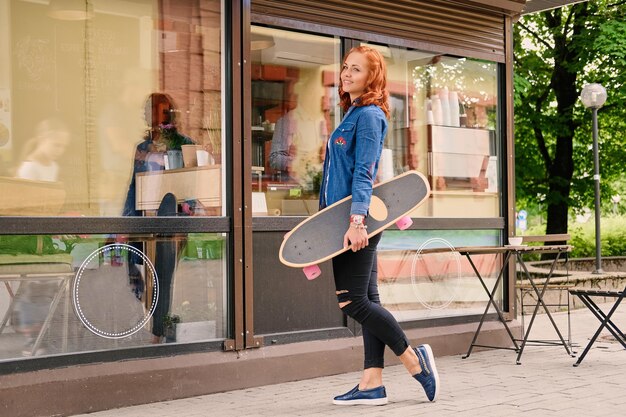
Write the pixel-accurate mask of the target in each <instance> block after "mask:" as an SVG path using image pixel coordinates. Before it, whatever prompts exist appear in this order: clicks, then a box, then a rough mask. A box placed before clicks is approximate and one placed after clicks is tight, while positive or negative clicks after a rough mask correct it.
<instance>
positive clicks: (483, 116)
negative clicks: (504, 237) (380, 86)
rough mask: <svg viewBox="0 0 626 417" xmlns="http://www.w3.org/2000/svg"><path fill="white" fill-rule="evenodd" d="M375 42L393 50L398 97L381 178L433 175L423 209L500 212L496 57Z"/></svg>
mask: <svg viewBox="0 0 626 417" xmlns="http://www.w3.org/2000/svg"><path fill="white" fill-rule="evenodd" d="M370 46H372V47H375V48H378V49H379V50H380V51H381V53H382V54H383V56H385V58H386V62H387V72H388V82H387V88H388V90H389V93H390V101H391V120H390V122H389V131H388V133H387V139H386V142H385V149H383V154H382V158H381V163H380V168H379V174H378V176H379V179H389V178H391V177H393V176H394V175H398V174H400V173H402V172H404V171H406V170H409V169H415V170H418V171H420V172H422V173H423V174H425V175H427V176H428V178H429V181H430V185H431V189H432V196H431V198H430V199H429V201H428V203H427V204H424V205H423V206H422V207H420V208H419V209H418V210H416V212H415V213H413V215H414V216H415V217H500V195H501V192H500V191H501V190H500V173H499V168H498V167H499V148H498V146H497V143H498V141H497V132H498V130H497V128H498V115H497V111H498V107H497V102H498V96H497V90H498V79H497V65H496V63H494V62H487V61H480V60H475V59H469V58H456V57H451V56H445V55H439V54H433V53H426V52H420V51H415V50H407V49H404V48H397V47H388V46H381V45H370Z"/></svg>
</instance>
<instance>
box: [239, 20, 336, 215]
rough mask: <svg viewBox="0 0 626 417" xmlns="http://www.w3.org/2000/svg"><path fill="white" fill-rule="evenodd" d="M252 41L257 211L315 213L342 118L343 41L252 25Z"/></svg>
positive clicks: (254, 189) (253, 141) (275, 213)
mask: <svg viewBox="0 0 626 417" xmlns="http://www.w3.org/2000/svg"><path fill="white" fill-rule="evenodd" d="M250 46H251V57H252V120H251V124H252V165H253V166H252V172H253V179H252V180H253V185H252V187H253V192H254V194H253V201H255V205H254V209H253V215H255V216H259V215H261V216H266V215H269V216H280V215H282V216H289V215H292V216H293V215H300V216H301V215H305V216H306V215H310V214H313V213H315V212H316V211H317V210H318V198H319V188H320V184H321V176H322V172H321V171H322V160H323V156H324V147H325V145H326V140H327V139H328V136H329V133H330V132H331V131H332V130H333V129H334V127H335V126H336V124H337V120H338V119H337V118H338V117H339V108H338V107H337V89H336V85H337V82H338V77H339V73H338V68H339V59H340V58H339V40H338V39H337V38H332V37H322V36H315V35H308V34H303V33H297V32H291V31H286V30H279V29H271V28H266V27H261V26H252V34H251V45H250Z"/></svg>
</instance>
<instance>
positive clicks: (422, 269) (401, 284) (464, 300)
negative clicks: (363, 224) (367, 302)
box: [378, 230, 502, 321]
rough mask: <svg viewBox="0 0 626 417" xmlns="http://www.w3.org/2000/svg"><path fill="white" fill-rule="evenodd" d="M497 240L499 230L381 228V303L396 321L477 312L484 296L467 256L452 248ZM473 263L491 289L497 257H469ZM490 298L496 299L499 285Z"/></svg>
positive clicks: (499, 261) (497, 267) (498, 263)
mask: <svg viewBox="0 0 626 417" xmlns="http://www.w3.org/2000/svg"><path fill="white" fill-rule="evenodd" d="M499 242H500V232H499V231H498V230H462V231H459V230H408V231H402V232H401V231H395V230H387V231H385V232H384V233H383V238H382V240H381V242H380V244H379V246H378V285H379V291H380V294H381V301H382V302H383V305H384V306H385V307H386V308H387V309H388V310H389V311H391V313H392V314H393V315H394V316H396V318H397V319H398V320H399V321H412V320H422V319H431V318H442V317H452V316H465V315H472V314H475V315H480V314H482V313H483V311H484V309H485V303H486V302H487V300H488V298H487V295H486V294H485V291H484V289H483V288H482V286H481V284H480V281H479V279H478V277H477V276H476V273H475V272H474V270H473V269H472V266H471V264H470V263H469V261H468V260H467V258H466V257H464V256H462V255H460V254H459V253H458V252H456V251H455V250H454V248H455V247H461V246H498V245H499ZM433 249H436V250H434V251H433ZM472 262H474V264H475V265H476V268H477V269H478V271H479V273H480V275H481V276H482V277H483V279H484V281H485V283H486V285H487V286H488V288H492V287H493V285H494V284H495V280H496V278H497V276H498V272H499V271H500V267H501V265H502V259H501V257H500V256H499V255H472ZM495 299H496V300H497V301H500V302H501V300H502V288H499V291H498V292H497V293H496V294H495ZM490 308H492V307H490ZM492 309H493V308H492ZM493 311H495V310H493Z"/></svg>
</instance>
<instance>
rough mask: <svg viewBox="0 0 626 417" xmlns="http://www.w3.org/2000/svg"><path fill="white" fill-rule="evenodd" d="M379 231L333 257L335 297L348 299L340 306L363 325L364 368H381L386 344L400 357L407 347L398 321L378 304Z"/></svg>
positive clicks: (380, 235) (407, 342) (340, 300)
mask: <svg viewBox="0 0 626 417" xmlns="http://www.w3.org/2000/svg"><path fill="white" fill-rule="evenodd" d="M381 237H382V233H380V234H378V235H376V236H374V237H372V238H371V239H370V240H369V245H368V246H367V247H365V248H363V249H361V250H360V251H357V252H352V250H349V251H347V252H344V253H342V254H341V255H339V256H336V257H334V258H333V272H334V275H335V288H336V290H337V293H338V294H337V300H338V301H339V302H340V303H343V302H348V301H349V302H350V303H349V304H347V305H346V306H344V307H343V308H342V310H343V312H344V313H346V314H347V315H348V316H350V317H352V318H353V319H354V320H356V321H357V322H358V323H360V324H361V326H362V327H363V348H364V351H365V363H364V368H365V369H367V368H383V367H384V353H385V345H387V346H389V348H390V349H391V350H392V351H393V353H395V354H396V355H397V356H400V355H401V354H403V353H404V351H405V350H406V348H407V347H408V346H409V341H408V340H407V338H406V336H405V334H404V331H403V330H402V329H401V328H400V325H399V324H398V321H397V320H396V319H395V317H393V316H392V315H391V313H389V311H387V310H386V309H385V308H383V307H382V306H381V305H380V296H379V294H378V272H377V265H376V247H377V246H378V242H380V238H381Z"/></svg>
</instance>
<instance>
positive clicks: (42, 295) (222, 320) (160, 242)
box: [0, 233, 228, 360]
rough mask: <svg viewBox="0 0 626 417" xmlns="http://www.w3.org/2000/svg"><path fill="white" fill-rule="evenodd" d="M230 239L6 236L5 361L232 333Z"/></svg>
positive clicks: (1, 259) (1, 261) (1, 263)
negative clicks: (229, 317) (228, 297)
mask: <svg viewBox="0 0 626 417" xmlns="http://www.w3.org/2000/svg"><path fill="white" fill-rule="evenodd" d="M227 239H228V236H227V235H225V234H221V233H198V234H188V235H182V234H178V235H167V236H164V235H152V234H146V235H130V236H128V235H123V236H122V235H106V236H104V235H86V236H78V235H62V236H49V235H44V236H33V235H29V236H0V281H1V282H2V284H3V285H2V288H1V290H0V318H1V319H0V320H1V321H0V346H2V348H1V349H0V360H4V359H12V358H13V359H14V358H20V357H29V356H41V355H53V354H64V353H73V352H85V351H94V350H109V349H122V348H130V347H138V346H152V345H155V344H160V345H162V344H165V343H168V344H169V343H186V342H199V341H211V340H219V339H224V338H225V337H227V336H228V327H227V323H228V321H227V318H228V303H227V301H226V294H227V290H226V277H227V273H226V271H227V268H226V259H227V254H226V252H225V248H226V247H227V245H226V242H227Z"/></svg>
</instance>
